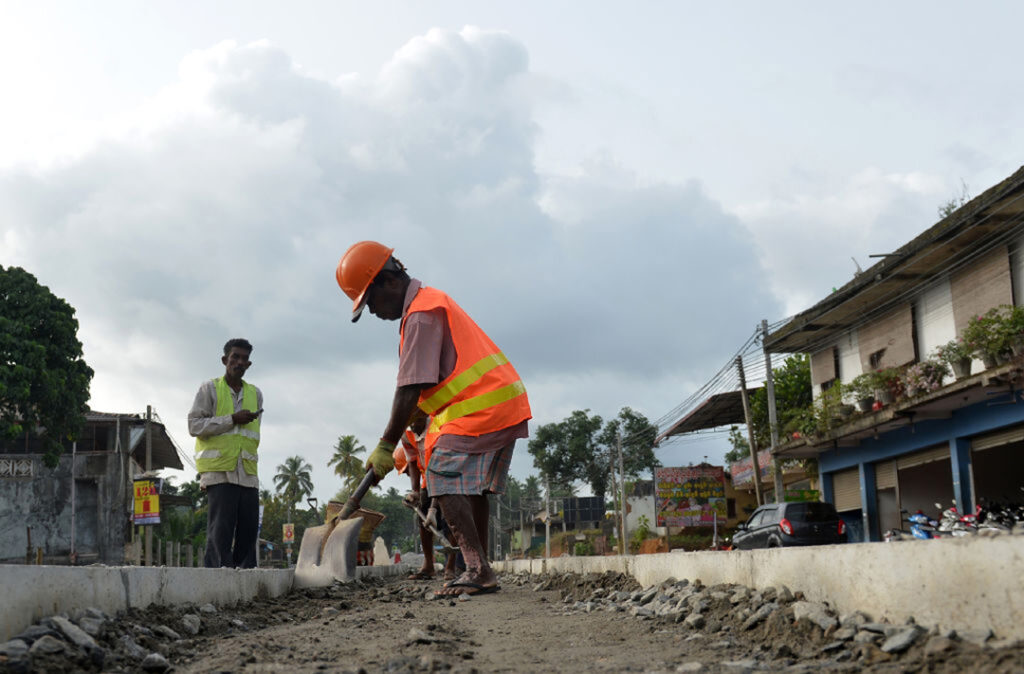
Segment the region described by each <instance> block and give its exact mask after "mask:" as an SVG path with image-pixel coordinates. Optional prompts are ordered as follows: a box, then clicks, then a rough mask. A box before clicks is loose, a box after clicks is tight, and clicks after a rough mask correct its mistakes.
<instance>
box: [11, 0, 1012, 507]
mask: <svg viewBox="0 0 1024 674" xmlns="http://www.w3.org/2000/svg"><path fill="white" fill-rule="evenodd" d="M0 12H2V16H3V17H4V20H3V21H2V22H0V81H2V82H3V83H4V94H3V99H4V104H3V105H2V106H0V265H3V266H21V267H24V268H25V269H27V270H29V271H30V272H32V273H33V274H35V275H36V277H37V278H38V279H39V280H40V282H41V283H43V284H44V285H47V286H48V287H49V288H50V289H51V290H52V291H53V292H54V293H56V294H57V295H59V296H61V297H64V298H65V299H67V300H68V302H70V303H71V305H72V306H74V307H75V308H76V310H77V315H78V319H79V322H80V326H81V327H80V332H79V336H80V338H81V340H82V342H83V344H84V348H85V357H86V360H87V361H88V363H89V364H90V365H91V366H92V367H93V369H94V370H95V371H96V376H95V378H94V380H93V385H92V399H91V401H90V405H91V406H92V407H93V408H94V409H97V410H101V411H108V412H129V411H132V412H134V411H140V410H144V409H145V406H146V405H147V404H151V405H153V406H154V407H155V408H156V410H157V412H158V413H159V414H160V415H161V417H162V418H163V419H164V420H165V421H166V422H167V423H168V426H169V428H170V431H171V433H172V435H173V437H174V438H175V439H176V441H177V442H178V444H179V445H180V446H181V447H182V448H183V449H184V450H186V451H188V452H190V451H191V449H192V440H191V438H189V436H188V433H187V428H186V423H185V416H186V414H187V411H188V408H189V406H190V405H191V401H192V398H193V396H194V394H195V391H196V389H197V388H198V386H199V383H200V382H201V381H202V380H203V379H204V378H209V377H213V376H216V375H218V374H220V373H222V372H223V368H222V366H221V364H220V360H219V359H220V353H221V352H220V349H221V346H222V345H223V343H224V341H225V340H226V339H228V338H230V337H235V336H244V337H247V338H248V339H250V340H251V341H252V342H253V343H254V344H255V351H254V352H253V362H254V365H253V367H252V369H251V370H250V372H249V377H248V378H249V379H250V380H251V381H252V382H254V383H256V384H257V385H258V386H260V387H261V388H262V389H263V391H264V395H265V398H266V404H265V407H266V414H265V418H264V431H263V443H262V445H261V447H260V454H261V475H260V476H261V479H262V480H263V481H264V482H265V483H266V486H269V482H270V478H271V476H272V475H273V473H274V467H275V466H277V465H278V464H279V463H281V462H282V461H283V460H284V458H285V457H287V456H291V455H295V454H298V455H301V456H303V457H305V458H306V459H307V460H308V461H309V462H310V463H311V464H312V465H313V467H314V474H313V476H314V482H315V485H316V494H317V496H319V497H320V498H321V499H323V498H327V497H329V496H331V495H333V494H334V492H335V491H336V489H337V486H338V485H337V482H336V480H334V479H333V477H332V476H331V473H330V470H329V468H328V467H327V465H326V462H327V459H328V457H329V456H330V454H331V447H332V445H333V444H334V442H335V441H336V439H337V437H338V436H339V435H343V434H354V435H356V436H357V437H358V438H359V439H360V440H361V441H362V442H363V443H364V444H365V445H367V446H368V447H372V446H373V445H374V444H375V442H376V440H377V438H378V437H379V436H380V434H381V432H382V431H383V428H384V426H385V424H386V421H387V416H388V411H389V404H390V398H391V394H392V392H393V388H394V376H395V369H396V364H397V327H398V326H397V324H396V323H385V322H383V321H380V320H377V319H376V318H374V317H372V316H366V317H364V319H363V320H362V321H360V322H359V323H358V324H356V325H352V324H351V323H350V322H349V321H348V315H349V310H350V305H351V303H350V302H349V301H348V300H347V298H345V297H344V295H343V294H342V293H341V292H340V291H339V289H338V287H337V285H336V284H335V282H334V277H333V273H334V268H335V265H336V264H337V261H338V258H339V257H340V255H341V254H342V253H343V252H344V251H345V249H346V248H347V247H348V246H349V245H350V244H351V243H353V242H355V241H358V240H362V239H377V240H380V241H382V242H385V243H387V244H388V245H391V246H394V247H395V249H396V252H395V254H396V255H397V256H398V257H399V258H400V259H402V260H403V261H404V262H405V263H406V264H407V266H408V267H409V269H410V271H411V272H412V274H413V275H414V276H415V277H417V278H420V279H422V280H423V281H424V282H426V283H427V284H429V285H435V286H437V287H439V288H442V289H444V290H445V291H447V292H448V293H449V294H451V295H453V296H454V297H455V298H456V300H457V301H459V303H460V304H462V305H463V307H464V308H466V309H467V310H468V311H469V313H470V314H471V315H472V316H473V317H474V318H475V319H476V320H477V322H478V323H480V324H481V325H482V326H483V327H484V328H485V330H487V332H488V333H489V334H490V335H491V336H492V338H494V340H495V341H496V342H497V343H498V344H499V345H500V346H501V347H502V348H503V349H504V351H505V352H506V353H507V354H508V355H509V357H510V358H511V360H512V361H513V363H515V365H516V366H517V368H518V370H519V371H520V374H521V375H522V377H523V379H524V381H525V382H526V385H527V388H528V390H529V393H530V398H531V402H532V405H533V409H534V415H535V421H534V423H535V424H541V423H547V422H552V421H557V420H560V419H562V418H563V417H565V416H566V415H567V414H568V413H570V412H571V411H572V410H574V409H581V408H589V409H590V410H591V411H592V412H594V413H598V414H601V415H603V416H613V415H614V414H615V413H616V412H617V411H618V410H619V408H621V407H622V406H624V405H629V406H632V407H634V408H635V409H638V410H640V411H641V412H643V413H644V414H646V415H647V416H648V417H649V418H651V419H652V420H656V419H659V418H661V417H662V416H664V415H665V414H666V413H667V412H669V411H670V410H671V409H672V408H674V407H675V406H676V405H678V404H679V403H680V402H681V401H682V400H684V399H685V398H687V396H689V395H690V394H691V393H692V392H693V391H694V390H695V389H697V388H698V387H700V386H701V385H702V384H703V383H705V382H706V381H707V380H708V379H709V378H710V377H711V376H713V375H714V373H715V372H717V371H718V370H719V369H720V368H721V367H722V366H723V365H724V364H725V363H726V362H727V360H728V359H729V357H730V356H731V355H732V354H733V353H734V352H735V351H736V349H737V348H739V346H740V345H741V344H743V343H744V342H745V341H746V339H747V337H748V336H749V335H750V334H751V333H752V332H753V330H754V328H755V327H756V326H757V325H758V324H759V322H760V321H761V319H762V318H765V319H768V320H769V321H770V322H774V321H777V320H779V319H781V318H784V317H785V316H788V315H791V314H793V313H795V312H797V311H799V310H802V309H804V308H806V307H807V306H809V305H810V304H813V303H814V302H816V301H817V300H819V299H821V298H822V297H823V296H824V295H825V294H827V293H828V292H829V291H830V290H831V288H832V287H833V286H839V285H842V284H843V283H845V282H846V281H848V280H849V279H850V278H851V277H852V274H853V272H854V271H855V266H854V261H853V260H851V259H850V258H851V257H853V258H855V259H856V260H857V261H858V262H859V263H860V264H861V265H862V266H867V265H868V264H869V263H870V262H871V260H869V259H868V255H869V254H872V253H884V252H887V251H889V250H891V249H893V248H895V247H896V246H898V245H900V244H901V243H903V242H905V241H907V240H908V239H910V238H912V237H913V236H914V235H915V234H916V233H918V232H920V231H921V230H923V229H925V228H926V227H928V226H929V225H931V224H933V223H934V222H935V220H936V219H937V218H936V209H937V207H938V205H939V204H941V203H942V202H944V201H946V200H948V199H950V198H951V197H955V196H958V195H959V194H960V193H961V192H962V190H963V186H964V185H966V187H967V189H968V191H969V192H970V193H971V194H972V195H976V194H978V193H980V192H981V191H983V190H984V189H986V188H987V187H989V186H991V185H992V184H994V183H996V182H998V181H999V180H1001V179H1002V178H1004V177H1006V176H1007V175H1009V174H1010V173H1011V172H1013V171H1014V170H1016V169H1017V168H1018V167H1019V166H1020V165H1021V163H1024V162H1022V157H1024V136H1022V127H1021V125H1020V117H1019V114H1020V110H1021V109H1022V98H1024V94H1022V93H1021V91H1022V87H1021V86H1020V84H1021V82H1020V80H1021V75H1020V73H1019V67H1018V62H1019V55H1018V53H1017V52H1018V49H1017V43H1018V42H1019V35H1018V34H1017V33H1018V27H1019V25H1021V21H1022V20H1024V8H1021V7H1020V6H1019V5H1018V4H1016V3H1009V2H1005V3H998V2H997V3H990V4H987V5H985V10H984V12H977V11H974V10H971V9H969V8H968V7H966V6H965V5H964V4H963V3H956V2H907V3H888V2H887V3H870V2H869V3H867V4H864V3H861V4H858V5H856V6H855V7H853V6H851V7H843V8H838V7H836V6H835V5H832V4H822V3H817V2H806V3H799V2H794V3H786V4H784V5H778V4H776V3H764V2H735V3H689V2H631V3H610V2H587V3H570V2H551V1H547V2H532V1H530V0H523V1H521V2H517V3H477V2H433V3H421V2H413V1H411V0H410V1H409V2H394V1H388V0H381V1H379V2H374V3H353V2H340V1H338V2H335V1H330V2H328V1H323V2H316V1H309V2H294V3H279V2H261V1H256V0H245V1H244V2H243V1H241V0H238V1H224V2H218V3H209V2H198V1H196V2H189V1H178V2H145V3H142V2H136V1H127V0H126V1H123V2H117V1H106V2H103V1H101V2H96V3H80V2H66V3H56V2H32V3H29V2H6V1H4V2H0ZM722 450H723V448H722V443H721V441H720V440H719V441H716V442H706V443H699V442H697V443H695V442H683V443H676V444H669V445H666V446H664V447H662V448H660V449H659V450H658V456H659V458H660V459H661V460H662V462H663V463H665V464H667V465H678V464H685V463H689V462H691V461H694V460H698V461H699V460H700V459H701V456H702V455H705V454H709V455H711V458H712V459H715V458H717V457H719V456H720V455H721V452H722ZM531 469H532V463H531V461H530V457H529V455H528V453H527V451H526V444H525V443H521V444H520V445H519V447H518V449H517V455H516V459H515V460H514V463H513V473H514V474H516V475H518V476H519V477H525V476H526V475H528V474H529V473H530V471H531ZM184 477H186V478H190V477H191V475H185V476H184ZM387 484H388V485H391V484H393V485H395V486H399V487H402V488H404V486H405V484H406V482H405V480H401V481H399V480H398V479H396V478H394V477H391V478H389V480H388V482H387Z"/></svg>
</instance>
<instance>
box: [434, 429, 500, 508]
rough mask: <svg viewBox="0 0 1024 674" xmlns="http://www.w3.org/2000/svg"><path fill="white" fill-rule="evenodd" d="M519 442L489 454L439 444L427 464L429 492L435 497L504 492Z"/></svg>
mask: <svg viewBox="0 0 1024 674" xmlns="http://www.w3.org/2000/svg"><path fill="white" fill-rule="evenodd" d="M515 444H516V443H515V441H513V442H511V443H509V444H508V445H506V446H504V447H502V448H501V449H498V450H495V451H493V452H487V453H485V454H466V453H464V452H456V451H452V450H450V449H443V448H441V447H435V448H434V451H433V452H432V453H431V455H430V465H429V466H427V492H429V493H430V495H431V496H443V495H445V494H462V495H464V496H476V495H479V494H504V493H505V481H506V480H507V479H508V467H509V464H511V463H512V450H513V448H514V447H515Z"/></svg>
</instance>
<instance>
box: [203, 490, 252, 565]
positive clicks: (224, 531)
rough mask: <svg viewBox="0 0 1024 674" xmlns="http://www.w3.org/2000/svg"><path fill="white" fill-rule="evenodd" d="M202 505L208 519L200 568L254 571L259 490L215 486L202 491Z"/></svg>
mask: <svg viewBox="0 0 1024 674" xmlns="http://www.w3.org/2000/svg"><path fill="white" fill-rule="evenodd" d="M206 501H207V504H208V511H207V512H208V517H209V518H208V520H207V523H206V556H205V557H204V558H203V566H206V567H208V568H218V567H221V566H234V567H238V568H240V569H252V568H254V567H255V566H256V536H257V534H258V531H259V517H260V492H259V489H256V488H254V487H240V486H238V485H237V484H227V483H225V484H215V485H212V486H210V487H207V488H206ZM232 544H234V545H233V546H232Z"/></svg>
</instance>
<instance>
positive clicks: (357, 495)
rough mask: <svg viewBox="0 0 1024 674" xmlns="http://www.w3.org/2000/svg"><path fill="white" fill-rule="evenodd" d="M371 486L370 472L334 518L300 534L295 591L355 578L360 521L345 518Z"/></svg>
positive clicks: (361, 522) (373, 477) (350, 513)
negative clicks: (297, 588)
mask: <svg viewBox="0 0 1024 674" xmlns="http://www.w3.org/2000/svg"><path fill="white" fill-rule="evenodd" d="M375 482H376V477H375V476H374V474H373V468H370V469H369V470H367V471H366V475H364V476H363V481H362V482H360V483H359V486H358V487H356V490H355V492H353V493H352V496H350V497H349V499H348V500H347V501H345V507H343V508H342V509H341V511H340V512H339V513H338V514H337V515H335V516H332V517H329V518H328V519H327V522H326V523H324V524H321V525H320V526H317V527H310V528H308V529H306V531H305V532H304V533H303V534H302V544H301V545H300V546H299V557H298V559H297V560H296V562H295V581H294V585H295V587H327V586H328V585H331V584H333V583H334V581H335V580H339V581H342V582H345V581H348V580H352V579H353V578H355V577H356V551H357V550H358V548H359V531H360V529H361V528H362V526H363V518H362V517H355V518H353V519H348V518H349V517H350V516H351V515H352V513H354V512H355V511H356V510H358V509H359V502H360V501H361V500H362V499H363V496H365V495H366V492H367V490H368V489H369V488H370V487H372V486H373V485H374V483H375Z"/></svg>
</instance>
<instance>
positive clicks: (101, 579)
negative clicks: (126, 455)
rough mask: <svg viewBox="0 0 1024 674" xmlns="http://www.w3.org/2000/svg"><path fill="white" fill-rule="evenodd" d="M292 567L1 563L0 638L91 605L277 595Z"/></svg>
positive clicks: (379, 570)
mask: <svg viewBox="0 0 1024 674" xmlns="http://www.w3.org/2000/svg"><path fill="white" fill-rule="evenodd" d="M411 571H412V569H411V568H410V567H409V566H408V565H406V564H392V565H391V566H380V567H368V566H360V567H357V568H356V577H357V578H361V577H364V576H380V577H391V576H402V575H404V574H407V573H410V572H411ZM294 573H295V572H294V570H292V569H249V570H244V571H243V570H238V569H188V568H180V567H138V566H123V567H105V566H75V567H72V566H25V565H14V564H5V565H0V587H3V588H4V600H3V610H0V642H4V641H7V640H8V639H10V638H11V637H13V636H15V635H16V634H18V633H20V632H21V631H22V630H24V629H25V628H26V627H28V626H29V625H31V624H33V623H35V622H36V621H38V620H40V619H41V618H45V617H47V616H51V615H55V614H58V613H64V612H70V611H74V610H75V609H85V608H88V607H90V606H92V607H96V608H98V609H100V610H102V611H104V612H105V613H108V614H111V615H113V614H116V613H117V612H118V611H123V610H126V609H129V608H145V607H146V606H149V605H151V604H157V605H160V606H166V605H173V604H197V605H202V604H206V603H211V604H214V605H218V606H228V605H233V604H236V603H238V602H244V601H249V600H251V599H255V598H257V597H279V596H281V595H283V594H287V593H288V592H290V591H291V589H292V579H293V576H294Z"/></svg>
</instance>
